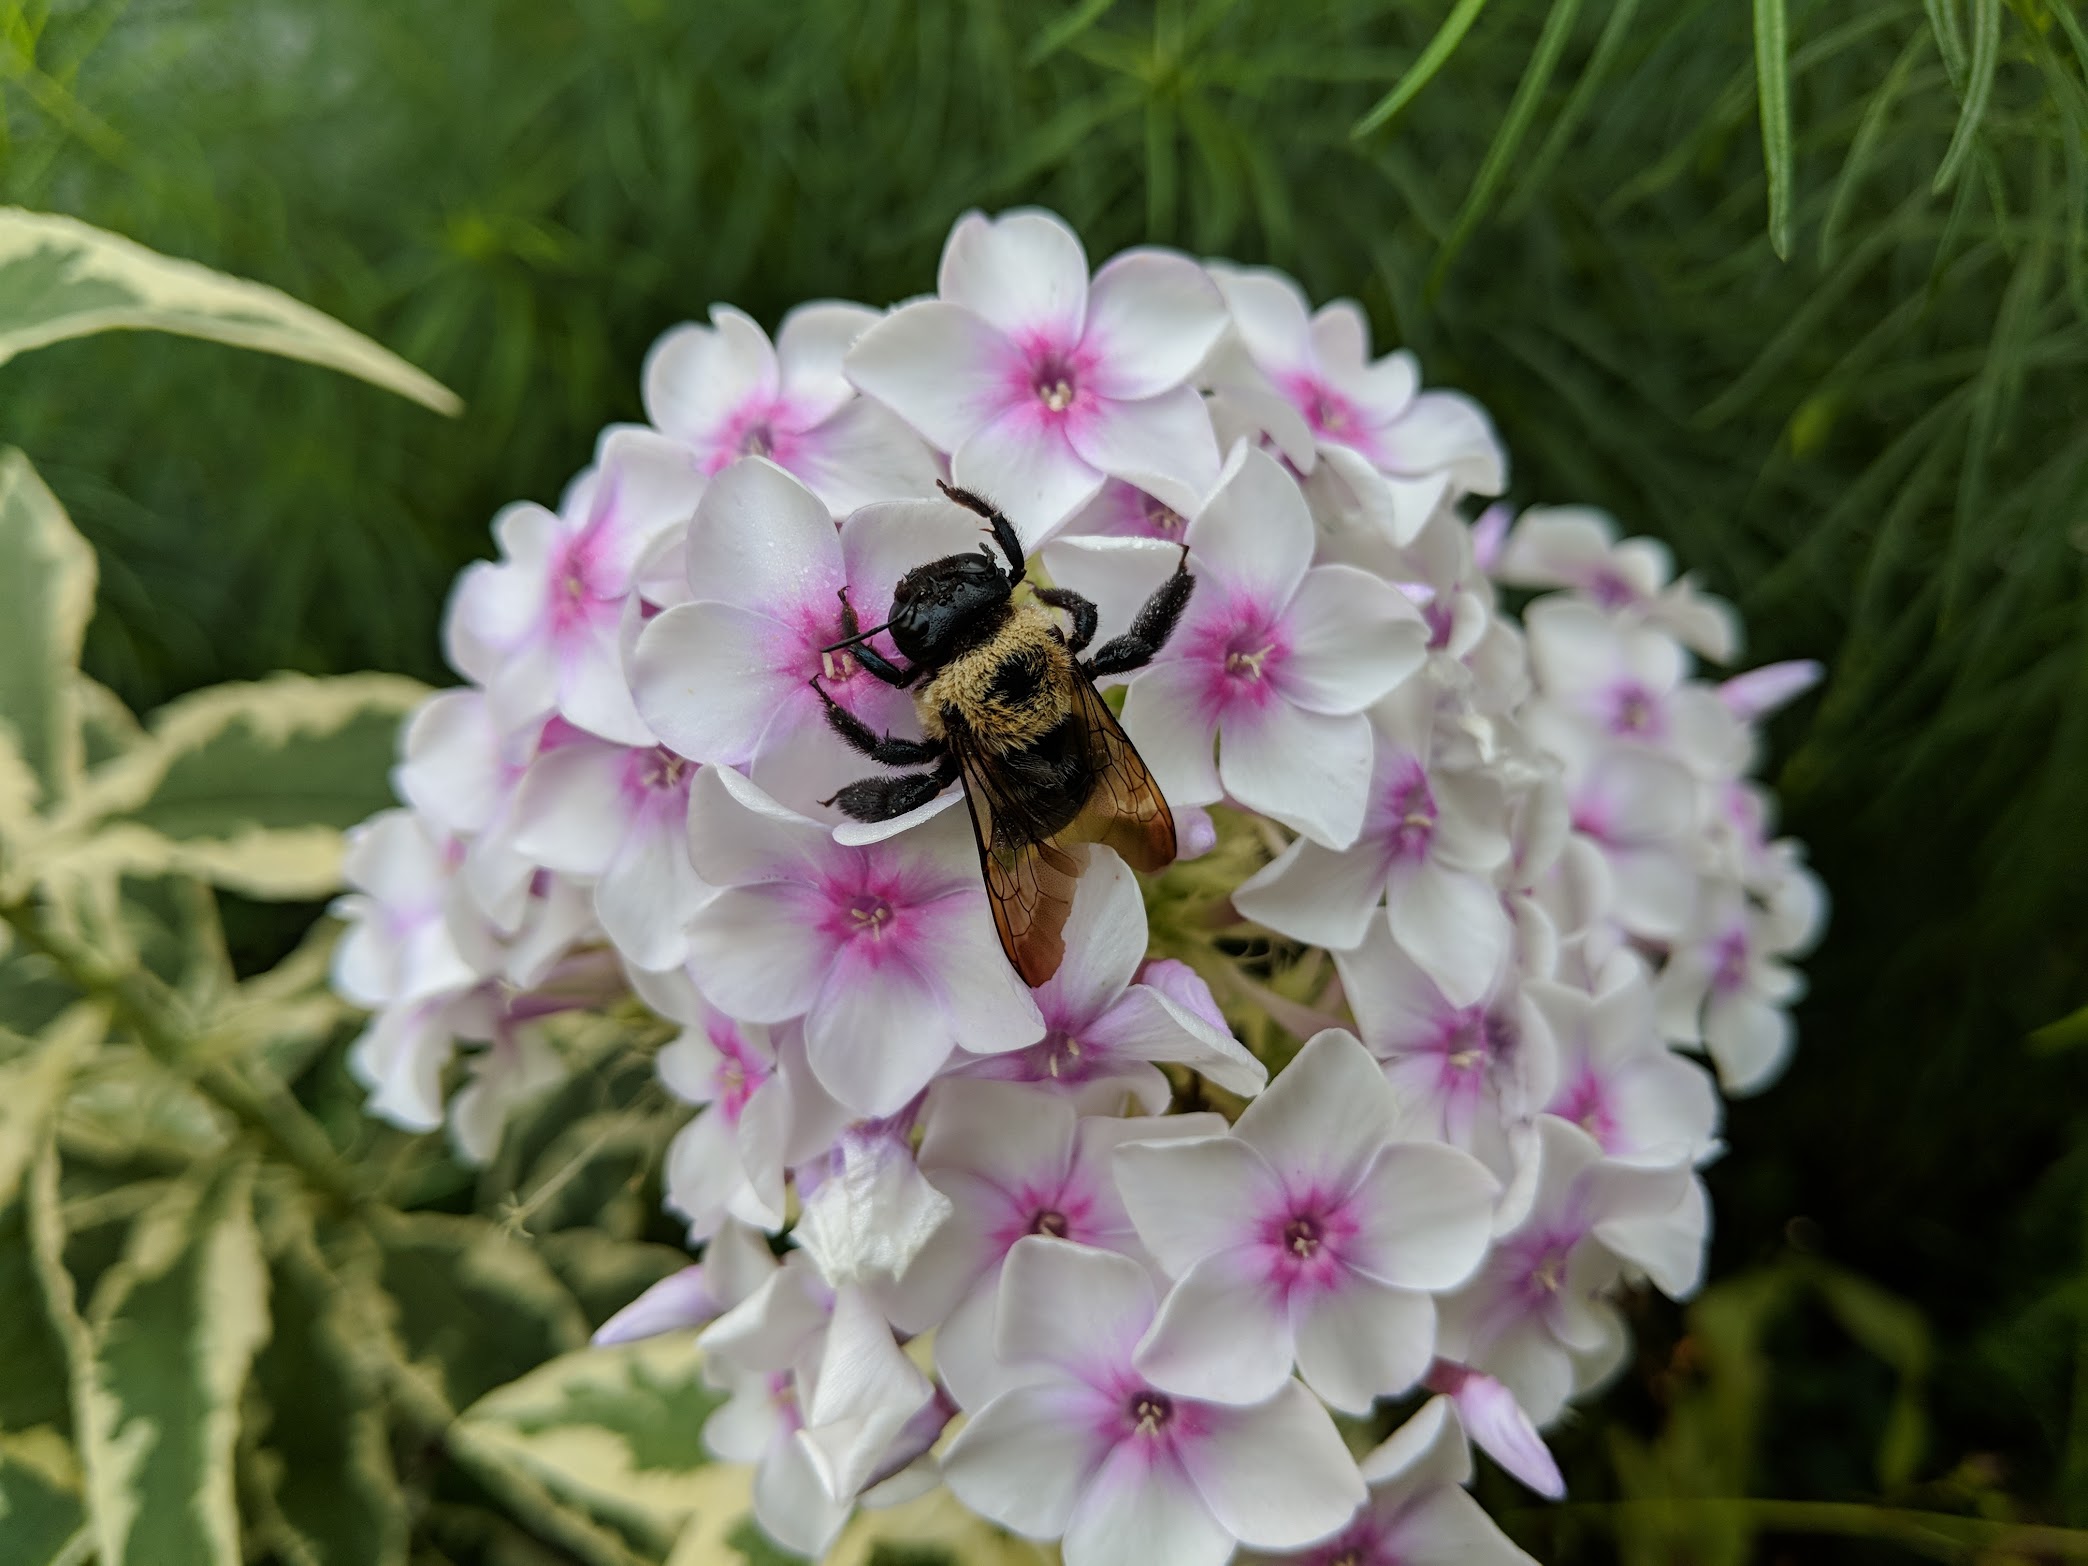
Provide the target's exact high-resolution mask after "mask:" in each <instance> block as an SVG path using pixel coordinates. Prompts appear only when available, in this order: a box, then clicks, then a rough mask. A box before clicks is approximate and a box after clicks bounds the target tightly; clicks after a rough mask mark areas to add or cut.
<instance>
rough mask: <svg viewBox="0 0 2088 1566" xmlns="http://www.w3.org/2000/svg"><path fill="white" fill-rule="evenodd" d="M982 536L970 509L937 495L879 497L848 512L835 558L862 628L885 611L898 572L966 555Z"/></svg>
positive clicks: (900, 573) (982, 526)
mask: <svg viewBox="0 0 2088 1566" xmlns="http://www.w3.org/2000/svg"><path fill="white" fill-rule="evenodd" d="M986 537H987V534H986V531H985V527H984V524H983V523H982V521H981V520H980V518H979V516H978V514H977V513H976V512H973V511H970V510H967V509H966V508H965V507H963V506H960V505H958V504H957V503H956V502H955V501H951V500H945V499H944V498H943V497H942V496H940V495H934V494H931V495H929V496H927V497H926V498H924V499H920V500H895V501H884V502H880V503H878V504H875V505H868V506H864V507H862V508H861V509H860V510H858V511H855V512H852V513H850V515H849V517H848V520H847V521H845V522H843V523H842V524H841V559H842V563H843V565H844V566H845V568H846V570H847V573H848V597H849V601H850V602H851V603H853V604H854V605H855V608H856V616H857V618H858V619H860V620H861V621H862V623H863V624H864V625H866V626H869V625H876V624H878V623H879V622H880V621H882V620H883V619H884V618H885V617H886V616H887V615H888V614H889V613H890V612H891V607H892V592H893V590H894V589H895V588H896V587H898V585H899V579H900V578H901V577H902V576H904V575H906V573H907V572H909V571H911V570H912V569H913V568H914V567H915V566H918V565H925V564H927V563H928V562H929V561H931V560H940V559H942V558H943V557H944V556H946V555H961V554H969V553H970V552H971V551H973V550H975V549H977V548H978V547H979V545H980V544H981V543H983V542H984V541H985V539H986Z"/></svg>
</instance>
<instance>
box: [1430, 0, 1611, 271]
mask: <svg viewBox="0 0 2088 1566" xmlns="http://www.w3.org/2000/svg"><path fill="white" fill-rule="evenodd" d="M1579 14H1580V0H1552V8H1551V11H1550V14H1548V15H1547V16H1546V17H1545V19H1544V31H1543V32H1541V33H1539V34H1538V35H1537V47H1536V48H1535V49H1533V50H1531V51H1530V63H1529V64H1528V65H1527V66H1525V67H1524V69H1523V77H1522V81H1521V82H1520V83H1519V84H1518V85H1517V87H1516V89H1515V96H1514V98H1513V99H1511V100H1510V101H1509V104H1508V113H1507V115H1506V116H1505V117H1504V118H1503V119H1502V121H1501V127H1500V129H1499V130H1497V131H1495V132H1494V138H1493V144H1492V145H1491V146H1489V147H1488V148H1487V149H1486V157H1485V159H1484V160H1483V161H1482V162H1481V163H1480V165H1479V172H1478V174H1477V175H1476V176H1474V177H1473V180H1472V188H1471V191H1470V193H1469V194H1467V195H1466V197H1465V199H1464V205H1463V206H1462V207H1460V208H1458V212H1457V217H1456V218H1455V219H1454V220H1453V221H1452V223H1451V225H1450V237H1449V238H1448V239H1446V240H1444V241H1443V248H1442V252H1441V253H1440V254H1439V255H1438V256H1437V257H1436V264H1435V266H1434V267H1433V268H1432V269H1431V270H1430V272H1429V276H1428V291H1429V297H1430V298H1433V297H1434V296H1435V294H1436V293H1437V291H1438V290H1440V289H1441V288H1442V286H1443V278H1444V277H1445V275H1447V274H1448V272H1449V270H1450V263H1451V262H1452V261H1454V260H1455V259H1456V258H1457V252H1458V251H1459V250H1461V249H1463V248H1464V242H1465V241H1466V240H1467V239H1469V238H1471V235H1472V230H1473V229H1475V228H1477V227H1478V226H1479V220H1480V219H1481V218H1483V217H1484V216H1486V209H1487V206H1488V204H1489V203H1490V202H1492V200H1493V194H1494V191H1495V189H1496V188H1498V187H1499V185H1500V183H1501V177H1502V176H1503V175H1504V174H1506V173H1507V172H1508V165H1509V163H1510V162H1511V161H1512V160H1513V159H1514V157H1515V154H1516V152H1517V150H1518V149H1519V148H1520V147H1521V146H1522V143H1523V137H1524V136H1526V135H1528V134H1529V130H1530V122H1531V121H1532V120H1533V119H1535V118H1536V117H1537V106H1538V104H1540V103H1541V102H1543V101H1544V89H1545V88H1547V87H1549V86H1550V85H1551V79H1552V72H1553V71H1555V70H1556V69H1558V65H1559V55H1560V54H1561V53H1562V52H1563V51H1564V50H1565V48H1566V40H1567V38H1568V37H1569V36H1570V35H1571V34H1572V32H1573V22H1574V18H1575V17H1576V16H1578V15H1579Z"/></svg>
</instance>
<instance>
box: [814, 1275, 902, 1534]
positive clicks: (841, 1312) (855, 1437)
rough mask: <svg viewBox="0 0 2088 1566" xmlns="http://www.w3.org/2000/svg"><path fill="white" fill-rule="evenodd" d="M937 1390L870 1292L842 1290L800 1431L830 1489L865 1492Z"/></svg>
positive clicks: (837, 1494) (838, 1494) (843, 1496)
mask: <svg viewBox="0 0 2088 1566" xmlns="http://www.w3.org/2000/svg"><path fill="white" fill-rule="evenodd" d="M930 1393H931V1389H930V1387H929V1385H928V1378H927V1377H926V1376H924V1375H922V1374H921V1372H920V1371H919V1370H917V1369H916V1368H915V1367H914V1364H913V1361H911V1360H909V1359H908V1358H907V1357H906V1355H905V1354H904V1353H903V1352H902V1351H901V1350H900V1348H899V1345H898V1344H897V1343H895V1342H894V1341H893V1340H892V1329H891V1327H890V1326H889V1325H887V1324H886V1322H885V1319H884V1317H883V1316H881V1315H879V1314H878V1311H877V1307H876V1306H875V1305H873V1304H872V1303H871V1302H870V1300H869V1297H868V1296H867V1295H866V1294H865V1293H864V1292H863V1290H861V1289H859V1288H845V1289H842V1290H840V1291H839V1292H838V1293H837V1294H836V1295H835V1297H834V1316H833V1321H832V1323H831V1324H830V1325H829V1326H828V1328H827V1338H826V1345H825V1350H824V1352H823V1353H822V1354H821V1356H820V1361H819V1377H818V1380H817V1381H816V1382H815V1383H814V1386H813V1391H812V1402H811V1407H809V1408H808V1409H807V1410H806V1411H805V1428H804V1429H803V1430H801V1431H799V1432H798V1441H799V1443H800V1445H802V1446H803V1447H804V1449H805V1453H806V1456H807V1457H809V1458H810V1459H811V1462H812V1471H813V1472H814V1473H815V1474H817V1475H818V1476H819V1481H820V1483H821V1485H823V1486H824V1487H825V1489H826V1492H827V1494H828V1495H830V1496H832V1497H833V1498H834V1499H835V1500H837V1501H839V1500H847V1499H849V1498H851V1497H853V1496H854V1495H855V1494H856V1492H857V1491H859V1490H861V1489H862V1488H863V1485H864V1483H865V1482H866V1481H867V1480H868V1479H869V1478H870V1476H871V1474H872V1473H874V1472H875V1471H876V1469H877V1466H878V1460H879V1459H880V1458H882V1457H883V1456H884V1453H885V1450H886V1448H888V1447H889V1446H890V1445H891V1444H892V1438H893V1437H894V1436H896V1435H897V1434H898V1433H899V1431H900V1429H901V1428H902V1427H903V1426H904V1425H905V1424H906V1422H907V1420H908V1419H910V1418H912V1417H913V1415H914V1413H915V1412H916V1411H917V1410H919V1409H920V1408H921V1407H922V1405H924V1404H925V1403H926V1402H927V1401H928V1399H929V1396H930Z"/></svg>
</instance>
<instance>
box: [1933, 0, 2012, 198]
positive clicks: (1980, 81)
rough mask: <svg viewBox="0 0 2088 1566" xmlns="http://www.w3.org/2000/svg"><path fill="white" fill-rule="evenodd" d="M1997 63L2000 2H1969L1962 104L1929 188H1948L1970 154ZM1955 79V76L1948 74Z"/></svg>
mask: <svg viewBox="0 0 2088 1566" xmlns="http://www.w3.org/2000/svg"><path fill="white" fill-rule="evenodd" d="M2000 61H2001V0H1972V58H1971V60H1970V61H1969V62H1968V64H1967V67H1966V70H1965V77H1964V102H1963V104H1962V105H1961V106H1960V108H1959V110H1958V121H1957V129H1956V130H1954V131H1952V132H1951V135H1950V146H1949V147H1948V148H1946V149H1945V150H1944V153H1943V162H1942V163H1941V164H1940V165H1939V166H1938V167H1937V169H1936V178H1935V182H1934V183H1933V184H1932V185H1930V187H1929V188H1930V189H1931V190H1933V191H1936V192H1937V193H1939V194H1940V193H1941V192H1943V191H1946V190H1948V189H1949V188H1950V185H1951V182H1952V181H1953V180H1955V179H1956V178H1957V176H1958V170H1959V169H1961V168H1962V167H1964V163H1965V159H1966V158H1968V157H1970V156H1971V155H1972V147H1973V144H1974V143H1975V141H1976V140H1977V139H1978V136H1979V122H1980V121H1981V120H1982V119H1984V118H1985V117H1986V110H1987V100H1988V99H1989V98H1991V97H1992V96H1993V92H1994V69H1995V67H1996V66H1997V65H1999V64H2000ZM1952 75H1953V77H1955V75H1956V73H1955V72H1953V73H1952Z"/></svg>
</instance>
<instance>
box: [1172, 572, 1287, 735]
mask: <svg viewBox="0 0 2088 1566" xmlns="http://www.w3.org/2000/svg"><path fill="white" fill-rule="evenodd" d="M1184 653H1185V656H1186V657H1187V658H1188V659H1189V660H1190V661H1191V662H1192V663H1193V664H1195V665H1197V666H1199V667H1200V668H1201V669H1202V671H1203V679H1202V682H1201V684H1202V690H1201V691H1200V693H1199V695H1200V697H1201V705H1202V708H1203V711H1202V716H1203V717H1204V718H1205V719H1206V721H1216V720H1217V719H1218V718H1220V717H1223V716H1224V715H1225V714H1226V713H1228V712H1235V711H1241V710H1254V711H1259V710H1260V709H1261V708H1263V707H1266V706H1267V705H1268V704H1269V703H1270V702H1272V701H1274V700H1276V699H1277V697H1278V695H1279V690H1278V685H1279V682H1280V680H1281V678H1282V674H1283V666H1284V664H1285V662H1286V661H1287V660H1288V659H1289V657H1290V641H1289V638H1288V637H1286V636H1285V635H1284V627H1283V622H1282V619H1281V616H1280V615H1279V614H1277V613H1275V612H1273V611H1271V610H1270V609H1268V608H1266V607H1264V606H1263V605H1261V604H1258V603H1256V602H1254V601H1253V600H1252V599H1249V598H1245V597H1234V598H1231V599H1229V600H1227V601H1226V602H1225V603H1224V604H1223V605H1222V606H1221V608H1220V609H1219V611H1218V612H1217V613H1215V614H1213V615H1212V616H1210V617H1209V618H1208V619H1206V620H1205V621H1204V623H1203V624H1202V625H1200V626H1199V627H1198V628H1197V629H1196V630H1195V631H1194V632H1192V633H1191V634H1190V635H1188V636H1187V637H1186V638H1185V639H1184Z"/></svg>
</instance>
